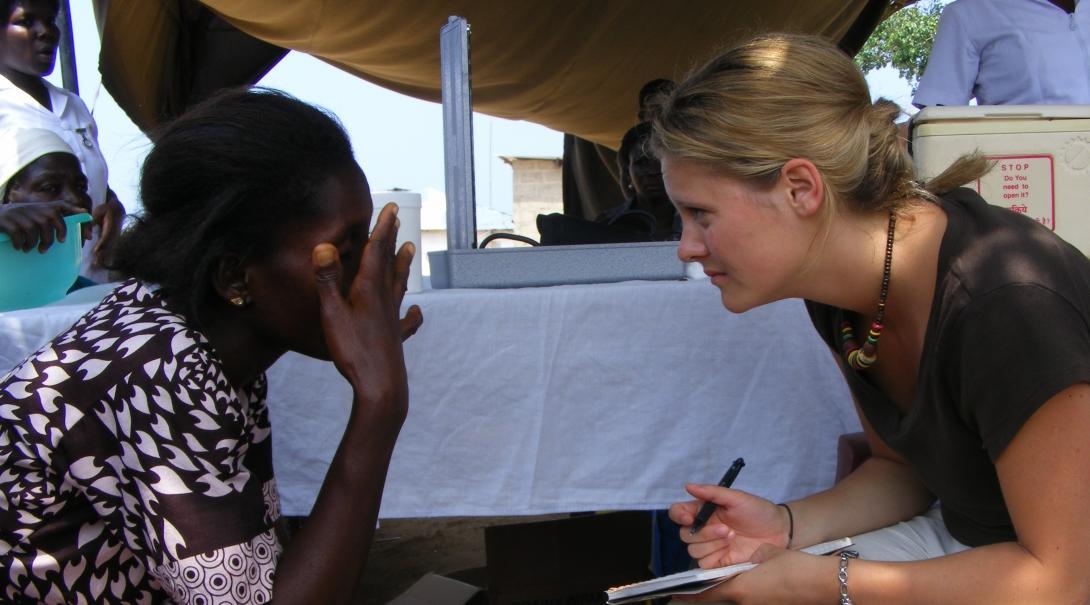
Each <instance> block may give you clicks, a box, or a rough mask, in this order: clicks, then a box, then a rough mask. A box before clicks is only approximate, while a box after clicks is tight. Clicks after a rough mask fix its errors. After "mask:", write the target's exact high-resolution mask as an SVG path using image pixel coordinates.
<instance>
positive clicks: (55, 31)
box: [34, 19, 60, 41]
mask: <svg viewBox="0 0 1090 605" xmlns="http://www.w3.org/2000/svg"><path fill="white" fill-rule="evenodd" d="M34 35H35V36H37V37H38V38H44V39H46V40H54V41H55V40H58V39H60V28H58V27H57V24H56V23H54V22H52V21H46V20H44V19H37V20H35V21H34Z"/></svg>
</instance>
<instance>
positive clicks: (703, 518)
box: [689, 458, 746, 536]
mask: <svg viewBox="0 0 1090 605" xmlns="http://www.w3.org/2000/svg"><path fill="white" fill-rule="evenodd" d="M745 465H746V461H745V460H743V459H741V458H739V459H737V460H735V461H734V464H732V465H730V468H728V469H727V472H725V473H723V478H722V479H720V480H719V487H730V485H731V484H732V483H734V478H735V477H737V476H738V471H740V470H742V467H743V466H745ZM715 507H716V504H715V503H714V502H705V503H704V505H703V506H701V507H700V510H699V511H698V512H697V513H696V519H694V520H693V526H692V527H690V528H689V535H690V536H691V535H693V534H695V533H696V532H698V531H700V529H701V528H702V527H704V524H705V523H707V522H708V519H711V518H712V513H714V512H715Z"/></svg>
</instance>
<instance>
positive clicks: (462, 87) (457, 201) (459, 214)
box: [439, 17, 477, 250]
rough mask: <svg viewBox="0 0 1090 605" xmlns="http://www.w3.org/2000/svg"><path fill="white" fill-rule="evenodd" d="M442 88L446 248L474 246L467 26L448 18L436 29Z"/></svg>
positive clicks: (465, 248)
mask: <svg viewBox="0 0 1090 605" xmlns="http://www.w3.org/2000/svg"><path fill="white" fill-rule="evenodd" d="M439 51H440V73H441V83H442V87H443V148H444V160H445V161H444V164H445V174H446V190H447V249H448V250H470V249H472V248H476V247H477V216H476V207H477V204H476V200H475V198H474V188H473V101H472V97H471V95H470V82H469V24H468V23H467V22H466V20H465V19H463V18H462V17H450V18H448V19H447V24H446V25H444V26H443V27H442V28H441V29H440V30H439Z"/></svg>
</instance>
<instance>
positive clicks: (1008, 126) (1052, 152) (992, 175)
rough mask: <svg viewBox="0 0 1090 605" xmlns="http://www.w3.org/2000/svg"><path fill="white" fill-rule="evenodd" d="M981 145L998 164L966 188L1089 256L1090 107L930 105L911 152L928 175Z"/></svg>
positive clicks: (915, 124)
mask: <svg viewBox="0 0 1090 605" xmlns="http://www.w3.org/2000/svg"><path fill="white" fill-rule="evenodd" d="M976 150H980V151H981V152H982V153H983V154H984V155H985V156H987V157H988V158H990V159H993V160H995V161H996V165H995V167H994V168H993V169H992V171H991V172H989V173H988V174H987V175H985V176H984V177H983V178H981V179H979V180H977V181H976V182H975V183H969V184H967V185H966V186H968V187H976V190H977V191H978V192H980V195H981V196H983V197H984V199H986V200H988V201H989V202H990V203H992V204H995V205H997V206H1003V207H1005V208H1009V209H1010V210H1012V211H1014V212H1020V213H1022V214H1026V215H1028V216H1030V217H1032V218H1033V219H1035V220H1036V221H1038V222H1039V223H1042V224H1043V225H1045V226H1047V227H1049V228H1051V229H1052V230H1053V231H1055V232H1056V234H1057V235H1059V236H1060V237H1062V238H1064V239H1065V240H1067V241H1068V242H1070V243H1072V244H1074V245H1075V247H1077V248H1078V249H1079V250H1081V251H1082V252H1083V254H1087V255H1090V106H1087V105H983V106H962V107H928V108H926V109H924V110H923V111H921V112H919V113H918V114H916V116H915V117H914V118H913V119H912V153H913V156H914V158H915V162H916V169H917V170H918V171H919V174H920V177H921V178H923V179H925V180H926V179H929V178H931V177H933V176H936V175H938V174H939V173H941V172H942V171H943V170H945V169H946V167H947V166H949V165H950V164H951V163H952V162H953V161H954V160H956V159H957V158H958V157H960V156H962V155H965V154H967V153H971V152H973V151H976Z"/></svg>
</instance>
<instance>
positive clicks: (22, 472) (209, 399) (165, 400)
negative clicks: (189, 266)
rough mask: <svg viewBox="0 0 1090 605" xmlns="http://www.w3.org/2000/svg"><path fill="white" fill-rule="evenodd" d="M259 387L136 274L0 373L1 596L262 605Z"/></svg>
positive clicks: (266, 546) (272, 539) (271, 489)
mask: <svg viewBox="0 0 1090 605" xmlns="http://www.w3.org/2000/svg"><path fill="white" fill-rule="evenodd" d="M265 389H266V383H265V377H264V376H261V377H259V378H258V379H257V380H256V381H255V382H254V383H252V384H250V385H247V386H246V387H245V388H242V389H236V388H234V387H232V386H231V385H230V384H229V383H228V382H227V379H226V377H225V376H224V373H223V368H222V365H221V363H220V361H219V360H218V359H217V358H216V356H215V352H214V351H213V350H212V347H211V345H210V344H209V343H208V341H207V340H206V339H205V338H204V336H202V335H201V334H200V333H199V332H197V331H196V330H194V329H193V328H192V327H191V326H189V325H188V324H187V323H186V321H185V319H184V318H182V317H181V316H179V315H177V314H175V313H172V312H171V311H170V310H168V309H167V308H166V307H165V306H164V304H163V300H162V299H161V297H160V296H159V295H158V294H156V293H155V292H154V291H153V290H152V289H150V288H149V287H147V286H145V285H143V284H140V283H138V282H136V281H129V282H126V283H124V284H122V285H121V286H120V287H119V288H118V289H117V290H115V291H114V292H113V293H112V294H110V295H109V296H107V297H106V298H105V299H104V300H103V301H102V302H101V303H100V304H99V305H98V306H97V307H95V308H94V309H92V310H91V311H90V312H88V313H87V314H86V315H84V316H83V317H82V318H81V319H80V320H79V321H78V322H76V324H75V325H74V326H73V327H72V328H71V329H69V330H68V331H67V332H65V333H64V334H61V335H60V336H58V337H57V338H56V339H54V340H53V342H51V343H49V344H47V345H45V346H44V347H42V348H41V349H40V350H38V351H37V352H36V353H35V354H33V355H32V356H31V357H29V358H28V359H27V360H26V361H24V362H23V363H22V364H20V365H19V366H17V367H16V368H15V369H13V370H12V371H11V372H10V373H9V374H8V375H6V376H4V377H3V379H2V380H0V601H5V602H16V603H39V602H42V603H81V604H84V603H87V604H89V603H179V604H181V603H193V604H197V605H211V604H213V603H263V602H268V601H269V600H270V599H271V595H272V580H273V574H274V572H275V569H276V562H277V559H278V557H279V555H280V551H281V547H280V544H279V542H278V540H277V536H276V534H275V532H274V530H273V524H274V522H275V521H276V519H277V518H278V517H279V515H280V510H279V502H278V500H277V495H276V494H277V492H276V483H275V480H274V479H273V473H272V450H271V438H270V432H269V422H268V411H267V409H266V407H265Z"/></svg>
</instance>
